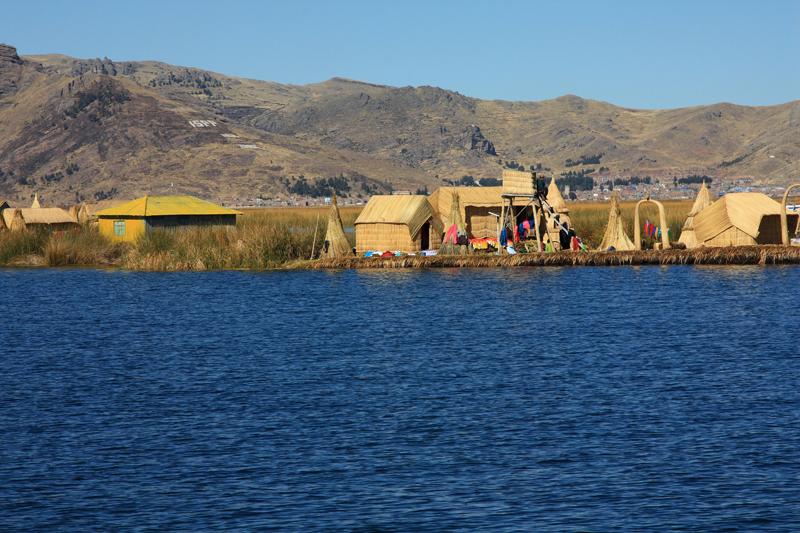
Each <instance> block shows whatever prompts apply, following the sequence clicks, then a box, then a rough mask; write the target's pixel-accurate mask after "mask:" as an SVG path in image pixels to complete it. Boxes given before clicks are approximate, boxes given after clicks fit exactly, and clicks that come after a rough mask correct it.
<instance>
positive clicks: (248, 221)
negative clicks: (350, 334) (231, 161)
mask: <svg viewBox="0 0 800 533" xmlns="http://www.w3.org/2000/svg"><path fill="white" fill-rule="evenodd" d="M326 214H327V211H326V210H324V209H302V210H301V209H291V210H290V209H275V210H267V209H259V210H247V211H245V215H244V216H243V217H242V218H241V219H240V221H239V223H238V224H237V226H236V227H235V228H234V227H231V228H226V227H207V228H202V227H201V228H187V229H181V230H179V231H170V230H154V231H150V232H148V233H147V234H145V235H144V236H143V237H142V238H140V239H139V240H138V241H137V242H136V243H135V244H134V245H133V247H132V249H131V251H130V253H129V254H128V255H127V256H126V257H125V260H124V262H123V266H124V267H125V268H128V269H131V270H157V271H173V270H226V269H247V270H264V269H269V268H276V267H279V266H281V265H283V264H284V263H286V262H289V261H295V260H298V259H309V258H311V256H312V252H313V254H314V255H316V254H318V253H319V250H320V249H321V247H322V244H323V239H324V237H325V230H326V224H327V216H325V215H326ZM318 216H319V218H317V217H318ZM356 216H357V213H355V214H350V215H349V217H348V221H350V224H352V221H353V220H355V217H356ZM349 238H350V239H352V236H350V237H349ZM351 244H352V242H351Z"/></svg>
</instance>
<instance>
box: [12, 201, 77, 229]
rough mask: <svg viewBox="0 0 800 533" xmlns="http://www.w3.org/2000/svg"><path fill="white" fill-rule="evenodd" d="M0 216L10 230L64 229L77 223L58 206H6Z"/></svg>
mask: <svg viewBox="0 0 800 533" xmlns="http://www.w3.org/2000/svg"><path fill="white" fill-rule="evenodd" d="M2 217H3V222H4V223H5V226H6V227H7V228H8V229H10V230H11V231H21V230H23V229H25V228H45V229H47V230H51V231H52V230H54V231H64V230H68V229H71V228H74V227H76V226H77V225H78V223H77V221H76V220H75V219H74V218H72V217H71V216H70V214H69V213H68V212H66V211H64V210H63V209H60V208H58V207H38V208H34V207H23V208H7V209H3V210H2Z"/></svg>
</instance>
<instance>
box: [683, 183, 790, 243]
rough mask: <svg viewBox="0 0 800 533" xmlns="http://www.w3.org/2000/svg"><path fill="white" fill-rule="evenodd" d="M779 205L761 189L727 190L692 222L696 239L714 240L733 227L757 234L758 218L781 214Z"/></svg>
mask: <svg viewBox="0 0 800 533" xmlns="http://www.w3.org/2000/svg"><path fill="white" fill-rule="evenodd" d="M780 213H781V204H780V203H778V202H776V201H775V200H773V199H772V198H770V197H769V196H767V195H766V194H762V193H760V192H738V193H729V194H726V195H725V196H723V197H722V198H720V199H719V200H717V201H716V202H714V203H713V204H711V205H709V206H708V207H706V208H705V209H703V210H702V211H700V212H699V213H698V214H697V215H696V216H695V217H694V220H693V221H692V223H693V225H694V231H695V233H696V235H697V240H698V241H699V242H704V241H707V240H709V239H713V238H714V237H716V236H717V235H719V234H720V233H722V232H723V231H725V230H726V229H728V228H731V227H734V228H737V229H739V230H740V231H742V232H744V233H746V234H747V235H749V236H750V237H752V238H753V239H756V238H757V237H758V229H759V226H761V219H762V218H763V217H765V216H768V215H780Z"/></svg>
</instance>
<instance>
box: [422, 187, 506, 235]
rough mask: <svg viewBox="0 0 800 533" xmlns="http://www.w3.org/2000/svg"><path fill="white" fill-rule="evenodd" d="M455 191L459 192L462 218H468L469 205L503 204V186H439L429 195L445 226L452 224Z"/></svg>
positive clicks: (496, 205)
mask: <svg viewBox="0 0 800 533" xmlns="http://www.w3.org/2000/svg"><path fill="white" fill-rule="evenodd" d="M453 193H456V194H458V201H459V211H460V213H461V217H462V219H464V220H466V218H467V208H468V207H496V208H498V209H500V206H502V205H503V198H502V196H501V194H502V193H503V188H502V187H439V188H438V189H436V190H435V191H433V192H432V193H431V195H430V196H428V201H429V202H430V204H431V206H433V210H434V211H436V213H438V215H439V217H440V218H441V219H442V222H443V223H444V225H445V226H449V225H450V224H452V223H453V222H452V220H451V216H450V213H451V212H452V209H453Z"/></svg>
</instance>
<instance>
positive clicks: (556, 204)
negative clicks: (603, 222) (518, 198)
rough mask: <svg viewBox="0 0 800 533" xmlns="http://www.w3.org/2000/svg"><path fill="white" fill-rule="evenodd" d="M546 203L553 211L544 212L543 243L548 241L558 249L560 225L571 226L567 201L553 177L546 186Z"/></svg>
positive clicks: (559, 247)
mask: <svg viewBox="0 0 800 533" xmlns="http://www.w3.org/2000/svg"><path fill="white" fill-rule="evenodd" d="M547 203H548V205H549V206H550V207H552V208H553V212H552V214H551V213H550V212H549V211H545V213H544V224H545V227H544V231H543V232H542V233H543V242H544V243H545V245H547V244H548V243H550V246H552V248H553V249H554V250H560V249H561V242H560V239H559V233H560V231H561V226H562V225H566V226H567V227H571V226H572V220H571V219H570V217H569V207H567V202H566V201H565V200H564V196H562V194H561V191H560V190H558V185H556V179H555V178H552V179H551V180H550V185H548V186H547Z"/></svg>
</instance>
